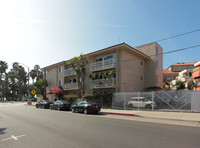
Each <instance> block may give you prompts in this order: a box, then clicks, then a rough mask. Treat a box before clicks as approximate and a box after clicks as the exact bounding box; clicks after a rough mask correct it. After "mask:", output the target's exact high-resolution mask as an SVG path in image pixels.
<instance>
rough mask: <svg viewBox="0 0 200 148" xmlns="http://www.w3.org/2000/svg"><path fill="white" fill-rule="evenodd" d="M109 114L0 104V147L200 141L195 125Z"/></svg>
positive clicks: (164, 147)
mask: <svg viewBox="0 0 200 148" xmlns="http://www.w3.org/2000/svg"><path fill="white" fill-rule="evenodd" d="M109 116H110V115H106V114H102V113H99V114H98V115H92V114H91V115H90V114H89V115H84V114H82V113H71V111H56V110H49V109H36V108H35V107H32V106H25V105H24V104H5V105H4V104H3V105H2V104H0V148H66V147H68V148H94V147H95V148H106V147H107V148H122V147H124V148H129V147H131V148H137V147H138V148H145V147H148V148H169V147H170V148H172V147H175V148H198V147H199V145H200V141H199V137H200V128H198V127H188V126H177V125H168V124H158V123H150V122H140V121H136V120H123V119H120V118H119V119H117V118H111V117H109ZM105 117H106V118H105ZM126 118H137V117H126Z"/></svg>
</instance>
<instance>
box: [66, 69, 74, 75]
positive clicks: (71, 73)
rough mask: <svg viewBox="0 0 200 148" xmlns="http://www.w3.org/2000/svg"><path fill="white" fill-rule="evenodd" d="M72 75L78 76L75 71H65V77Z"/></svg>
mask: <svg viewBox="0 0 200 148" xmlns="http://www.w3.org/2000/svg"><path fill="white" fill-rule="evenodd" d="M72 75H76V73H75V71H73V70H72V69H65V70H64V76H72Z"/></svg>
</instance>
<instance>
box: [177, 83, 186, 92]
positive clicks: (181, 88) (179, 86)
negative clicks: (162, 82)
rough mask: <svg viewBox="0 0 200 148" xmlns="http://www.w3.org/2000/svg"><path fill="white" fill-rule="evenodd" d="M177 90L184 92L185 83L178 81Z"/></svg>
mask: <svg viewBox="0 0 200 148" xmlns="http://www.w3.org/2000/svg"><path fill="white" fill-rule="evenodd" d="M176 89H177V90H183V89H185V83H184V82H182V81H177V82H176Z"/></svg>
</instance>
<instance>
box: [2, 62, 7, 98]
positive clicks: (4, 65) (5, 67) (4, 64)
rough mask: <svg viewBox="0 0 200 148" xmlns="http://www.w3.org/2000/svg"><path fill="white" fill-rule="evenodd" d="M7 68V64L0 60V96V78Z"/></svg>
mask: <svg viewBox="0 0 200 148" xmlns="http://www.w3.org/2000/svg"><path fill="white" fill-rule="evenodd" d="M7 68H8V64H7V63H6V62H4V61H1V60H0V95H2V78H3V75H4V74H5V72H6V69H7Z"/></svg>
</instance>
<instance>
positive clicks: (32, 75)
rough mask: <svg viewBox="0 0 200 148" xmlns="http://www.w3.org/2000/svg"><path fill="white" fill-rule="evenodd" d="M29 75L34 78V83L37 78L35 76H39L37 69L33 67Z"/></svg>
mask: <svg viewBox="0 0 200 148" xmlns="http://www.w3.org/2000/svg"><path fill="white" fill-rule="evenodd" d="M29 75H30V77H31V78H32V80H33V84H34V80H35V78H36V76H37V72H36V70H35V69H32V70H31V71H30V73H29Z"/></svg>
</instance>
